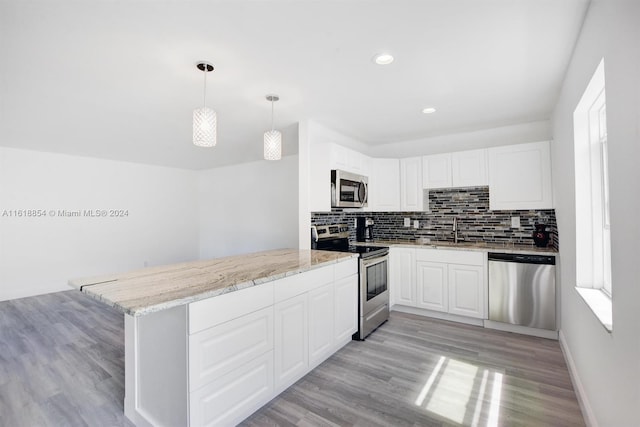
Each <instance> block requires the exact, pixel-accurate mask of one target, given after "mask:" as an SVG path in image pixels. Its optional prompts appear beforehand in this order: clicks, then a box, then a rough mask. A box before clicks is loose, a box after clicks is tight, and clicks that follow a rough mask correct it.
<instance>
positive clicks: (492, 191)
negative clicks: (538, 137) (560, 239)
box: [488, 141, 553, 210]
mask: <svg viewBox="0 0 640 427" xmlns="http://www.w3.org/2000/svg"><path fill="white" fill-rule="evenodd" d="M488 152H489V209H491V210H519V209H524V210H528V209H551V208H553V200H552V193H551V191H552V190H551V164H550V163H551V156H550V153H549V142H548V141H543V142H534V143H529V144H518V145H509V146H505V147H494V148H489V151H488Z"/></svg>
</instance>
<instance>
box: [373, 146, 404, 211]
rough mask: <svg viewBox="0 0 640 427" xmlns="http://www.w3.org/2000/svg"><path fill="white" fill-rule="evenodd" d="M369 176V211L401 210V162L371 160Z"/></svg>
mask: <svg viewBox="0 0 640 427" xmlns="http://www.w3.org/2000/svg"><path fill="white" fill-rule="evenodd" d="M371 165H372V166H371V174H370V175H369V208H370V209H369V210H371V211H375V212H390V211H399V210H400V161H399V160H398V159H371Z"/></svg>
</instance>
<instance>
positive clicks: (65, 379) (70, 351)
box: [0, 291, 133, 427]
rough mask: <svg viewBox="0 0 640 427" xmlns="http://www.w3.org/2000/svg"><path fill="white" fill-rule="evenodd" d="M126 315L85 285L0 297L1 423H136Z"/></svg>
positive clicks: (27, 426)
mask: <svg viewBox="0 0 640 427" xmlns="http://www.w3.org/2000/svg"><path fill="white" fill-rule="evenodd" d="M123 399H124V317H123V315H122V313H121V312H118V311H115V310H114V309H112V308H110V307H107V306H106V305H104V304H102V303H100V302H98V301H95V300H93V299H91V298H89V297H87V296H86V295H83V294H81V293H80V292H79V291H67V292H57V293H53V294H48V295H41V296H37V297H30V298H22V299H17V300H12V301H4V302H0V426H7V427H9V426H11V427H32V426H54V427H60V426H91V427H94V426H127V427H129V426H133V424H132V423H130V422H129V421H128V420H127V419H126V418H125V416H124V414H123V410H124V409H123Z"/></svg>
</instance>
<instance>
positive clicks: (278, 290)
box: [274, 266, 333, 303]
mask: <svg viewBox="0 0 640 427" xmlns="http://www.w3.org/2000/svg"><path fill="white" fill-rule="evenodd" d="M331 282H333V266H329V267H321V268H317V269H315V270H310V271H306V272H304V273H300V274H295V275H293V276H289V277H285V278H284V279H280V280H276V281H275V282H274V294H275V302H276V303H278V302H280V301H284V300H286V299H289V298H293V297H295V296H297V295H300V294H303V293H305V292H309V291H310V290H312V289H315V288H318V287H320V286H322V285H325V284H327V283H331Z"/></svg>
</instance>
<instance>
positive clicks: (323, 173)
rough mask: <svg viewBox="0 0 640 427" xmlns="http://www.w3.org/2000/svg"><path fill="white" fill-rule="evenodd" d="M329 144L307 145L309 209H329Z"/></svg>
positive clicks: (324, 210) (319, 210)
mask: <svg viewBox="0 0 640 427" xmlns="http://www.w3.org/2000/svg"><path fill="white" fill-rule="evenodd" d="M330 146H331V144H323V143H319V142H318V143H315V144H310V146H309V157H310V158H311V159H313V161H311V162H309V211H310V212H328V211H331V166H332V165H331V162H330V151H331V148H330Z"/></svg>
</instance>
